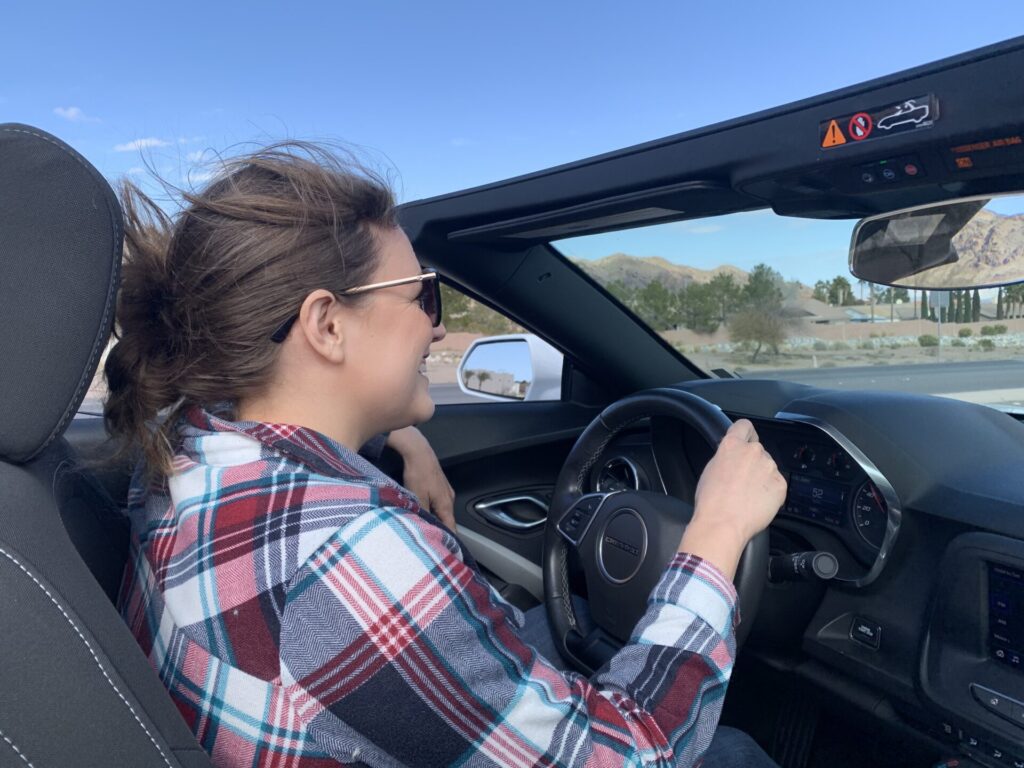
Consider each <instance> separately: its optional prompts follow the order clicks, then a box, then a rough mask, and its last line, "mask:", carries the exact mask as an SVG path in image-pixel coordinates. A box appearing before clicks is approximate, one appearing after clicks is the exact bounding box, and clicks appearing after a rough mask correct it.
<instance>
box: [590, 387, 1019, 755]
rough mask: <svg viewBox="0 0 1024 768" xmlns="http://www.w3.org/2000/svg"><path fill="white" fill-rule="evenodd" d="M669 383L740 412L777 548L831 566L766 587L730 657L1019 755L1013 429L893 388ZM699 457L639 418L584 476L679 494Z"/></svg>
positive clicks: (702, 446) (934, 734) (880, 713)
mask: <svg viewBox="0 0 1024 768" xmlns="http://www.w3.org/2000/svg"><path fill="white" fill-rule="evenodd" d="M680 388H682V389H685V390H687V391H690V392H693V393H694V394H698V395H700V396H702V397H704V398H705V399H707V400H709V401H710V402H712V403H714V404H716V405H718V406H719V407H720V408H722V410H723V411H725V412H726V413H727V414H728V415H729V416H730V417H731V418H734V419H735V418H739V417H744V418H749V419H751V420H752V421H753V422H754V425H755V427H756V428H757V431H758V434H759V436H760V439H761V441H762V443H763V444H764V445H765V448H766V450H768V452H769V453H770V454H771V455H772V456H773V458H774V459H775V460H776V463H777V464H778V466H779V469H780V471H781V472H782V473H783V474H784V476H785V477H786V480H787V483H788V493H787V497H786V502H785V504H784V506H783V507H782V509H781V510H780V512H779V514H778V516H777V517H776V519H775V521H774V522H773V523H772V526H771V529H770V531H769V533H770V546H771V549H772V551H773V554H788V553H793V552H797V551H808V550H815V551H823V552H829V553H831V554H833V555H834V556H835V557H836V559H837V560H838V562H839V573H838V576H837V577H836V578H834V579H832V580H830V581H822V582H819V583H814V584H807V583H795V584H772V585H769V587H768V588H767V589H766V590H765V595H764V597H763V598H762V602H761V606H760V610H759V612H758V617H757V621H756V624H755V627H754V631H753V633H752V634H751V637H750V641H749V642H748V643H747V646H746V647H745V649H744V653H743V654H741V657H742V656H743V655H744V654H746V655H748V656H754V657H758V658H760V659H761V660H762V661H764V662H765V663H768V664H770V665H772V666H773V667H775V668H777V669H781V670H785V671H786V672H787V673H791V674H794V675H801V676H804V677H806V678H807V681H808V682H810V683H813V684H815V685H817V686H819V687H822V686H824V687H826V688H827V693H828V694H829V695H831V696H833V697H836V698H837V699H838V700H842V701H844V702H845V703H846V704H849V705H852V706H855V707H859V708H861V709H862V710H866V711H867V712H868V714H869V715H870V716H871V717H876V718H881V719H884V720H887V721H889V724H890V725H894V726H896V727H899V728H901V729H911V730H910V731H907V732H913V733H914V734H915V735H916V736H917V737H918V738H922V739H929V740H932V741H933V742H941V744H942V745H944V746H943V747H942V748H943V749H947V750H950V751H956V750H959V751H960V752H962V753H963V754H966V755H969V756H970V757H971V758H972V759H974V760H976V761H977V762H979V763H982V764H987V765H991V766H1002V765H1014V766H1021V767H1022V768H1024V472H1022V471H1021V470H1022V468H1024V425H1022V424H1021V423H1019V422H1018V421H1016V420H1015V419H1014V418H1012V417H1011V416H1008V415H1007V414H1004V413H1001V412H999V411H996V410H993V409H990V408H986V407H984V406H977V405H971V404H967V403H961V402H957V401H953V400H948V399H943V398H935V397H924V396H915V395H905V394H898V393H886V392H851V391H842V392H840V391H832V390H819V389H815V388H811V387H807V386H804V385H797V384H791V383H787V382H777V381H763V380H762V381H756V380H717V381H704V382H698V383H688V384H685V385H681V386H680ZM710 456H711V448H710V447H709V446H708V445H707V444H706V443H704V441H703V440H702V439H701V438H700V437H698V436H697V435H696V434H695V432H694V431H693V430H687V429H686V428H685V427H679V426H675V427H665V426H661V427H659V426H658V425H655V424H652V425H651V429H650V430H649V431H643V432H631V433H627V434H622V435H619V436H618V438H617V439H616V440H614V441H612V442H611V443H610V445H609V446H608V448H607V449H606V451H605V454H604V456H603V457H602V460H601V461H599V462H598V463H597V465H596V466H595V468H594V470H593V474H592V478H591V484H592V485H591V487H592V489H596V487H597V486H598V484H600V485H601V487H602V488H607V489H609V490H611V489H616V488H619V487H623V486H625V487H638V488H639V489H641V490H645V489H646V490H655V491H658V490H667V491H668V492H670V493H673V494H674V495H679V496H680V497H681V498H687V497H688V498H689V500H692V494H693V489H694V488H695V486H696V478H697V477H698V476H699V473H700V471H701V469H702V468H703V466H704V464H705V463H706V462H707V460H708V459H709V458H710ZM741 610H742V607H741Z"/></svg>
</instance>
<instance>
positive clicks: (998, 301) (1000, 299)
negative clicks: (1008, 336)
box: [996, 287, 1003, 320]
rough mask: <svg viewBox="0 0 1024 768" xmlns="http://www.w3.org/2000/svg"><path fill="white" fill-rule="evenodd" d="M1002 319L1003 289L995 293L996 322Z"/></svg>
mask: <svg viewBox="0 0 1024 768" xmlns="http://www.w3.org/2000/svg"><path fill="white" fill-rule="evenodd" d="M1002 319H1003V289H1002V287H1000V288H999V290H998V291H997V292H996V320H1002Z"/></svg>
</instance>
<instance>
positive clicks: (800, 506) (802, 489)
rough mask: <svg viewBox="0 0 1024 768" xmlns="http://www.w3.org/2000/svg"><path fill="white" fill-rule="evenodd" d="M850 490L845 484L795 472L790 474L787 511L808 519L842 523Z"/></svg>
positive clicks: (830, 523)
mask: <svg viewBox="0 0 1024 768" xmlns="http://www.w3.org/2000/svg"><path fill="white" fill-rule="evenodd" d="M849 492H850V489H849V488H848V487H847V486H845V485H840V484H839V483H833V482H830V481H828V480H821V479H819V478H817V477H808V476H807V475H800V474H797V473H793V474H791V475H790V476H789V495H788V497H787V499H786V511H787V512H789V513H790V514H792V515H797V516H799V517H803V518H805V519H807V520H817V521H818V522H822V523H828V524H829V525H842V523H843V515H844V514H845V510H846V496H847V494H848V493H849Z"/></svg>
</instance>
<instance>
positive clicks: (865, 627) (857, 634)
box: [850, 616, 882, 651]
mask: <svg viewBox="0 0 1024 768" xmlns="http://www.w3.org/2000/svg"><path fill="white" fill-rule="evenodd" d="M850 637H851V639H853V640H856V641H857V642H858V643H860V644H861V645H866V646H867V647H868V648H873V649H874V650H876V651H877V650H878V646H879V645H881V643H882V627H881V625H879V624H877V623H876V622H874V621H869V620H868V619H865V618H861V617H860V616H854V617H853V623H852V624H851V625H850Z"/></svg>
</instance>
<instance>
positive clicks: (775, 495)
mask: <svg viewBox="0 0 1024 768" xmlns="http://www.w3.org/2000/svg"><path fill="white" fill-rule="evenodd" d="M785 498H786V480H785V478H783V477H782V475H781V474H780V473H779V470H778V467H777V466H776V465H775V461H774V459H772V457H771V456H769V455H768V452H767V451H766V450H765V449H764V447H763V446H762V445H761V443H760V441H759V440H758V437H757V431H756V430H755V429H754V425H753V424H751V423H750V421H748V420H747V419H740V420H739V421H737V422H736V423H735V424H733V425H732V426H731V427H730V428H729V431H728V432H726V433H725V437H723V438H722V442H721V443H719V445H718V450H717V451H716V452H715V455H714V457H713V458H712V459H711V461H709V462H708V464H707V466H706V467H705V468H704V472H703V473H702V474H701V476H700V481H699V482H698V483H697V491H696V494H695V497H694V501H695V505H694V511H693V519H692V520H691V521H690V524H689V525H688V526H687V527H686V531H685V533H684V534H683V538H682V541H681V542H680V543H679V551H680V552H689V553H690V554H693V555H697V556H699V557H701V558H703V559H704V560H708V561H709V562H711V563H712V564H714V565H715V566H716V567H717V568H718V569H719V570H720V571H722V573H724V574H725V575H726V576H728V577H729V578H730V579H732V578H733V577H734V576H735V575H736V566H737V564H738V563H739V560H740V555H742V554H743V549H744V547H746V546H747V542H748V541H750V540H751V539H752V538H753V537H754V536H756V535H757V534H758V533H760V532H761V531H763V530H764V529H765V528H767V527H768V524H769V523H771V521H772V519H773V518H774V517H775V514H776V513H777V512H778V511H779V508H780V507H781V506H782V503H783V502H784V501H785Z"/></svg>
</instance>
